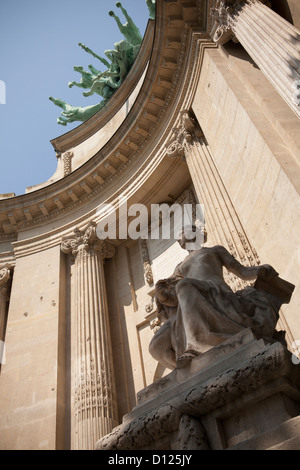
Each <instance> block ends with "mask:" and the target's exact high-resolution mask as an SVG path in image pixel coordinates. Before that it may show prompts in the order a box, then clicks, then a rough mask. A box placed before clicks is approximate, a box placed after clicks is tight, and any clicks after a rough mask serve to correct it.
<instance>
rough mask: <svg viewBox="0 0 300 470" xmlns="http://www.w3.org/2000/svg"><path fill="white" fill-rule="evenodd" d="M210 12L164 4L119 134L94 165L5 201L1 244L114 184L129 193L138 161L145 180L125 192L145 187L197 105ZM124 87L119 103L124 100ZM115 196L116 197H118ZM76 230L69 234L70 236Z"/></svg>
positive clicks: (203, 5)
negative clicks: (187, 111) (183, 118)
mask: <svg viewBox="0 0 300 470" xmlns="http://www.w3.org/2000/svg"><path fill="white" fill-rule="evenodd" d="M209 7H210V0H207V1H202V0H198V1H196V0H195V1H189V2H188V1H184V0H178V1H177V2H176V1H175V2H167V1H164V0H161V1H158V4H157V17H156V22H155V31H154V41H153V47H152V49H151V57H150V60H149V65H148V69H147V73H146V76H145V79H144V82H143V85H142V87H141V90H140V92H139V95H138V97H137V99H136V101H135V103H134V105H133V106H132V109H131V111H130V112H129V114H128V115H127V117H126V119H125V120H124V121H123V123H122V124H121V126H120V128H119V129H118V131H117V133H116V134H115V135H114V136H113V137H112V138H111V139H110V140H109V141H108V142H107V143H106V145H104V147H102V148H101V150H99V151H98V152H97V153H96V154H95V155H94V156H93V157H92V158H91V159H89V160H88V161H87V162H86V163H84V164H83V165H82V166H81V167H79V168H78V169H77V170H75V171H73V172H72V173H70V174H68V175H67V176H65V177H64V178H62V179H60V180H58V181H56V182H55V183H52V184H50V185H49V186H46V187H44V188H41V189H38V190H36V191H33V192H32V193H28V194H25V195H22V196H17V197H15V198H11V199H7V200H3V201H0V241H1V240H3V241H5V240H9V239H14V240H16V238H17V233H18V232H20V231H24V230H29V229H30V228H34V227H38V226H42V225H44V224H47V223H49V221H51V220H53V221H54V220H57V219H58V218H63V217H64V216H65V215H66V214H69V213H71V212H72V211H74V210H76V209H77V208H80V207H81V206H85V205H87V203H88V202H90V201H92V200H93V199H96V198H99V197H101V195H103V193H104V192H106V191H108V189H109V188H110V187H111V186H112V185H114V186H116V187H117V186H118V182H120V185H119V187H120V191H121V190H122V191H124V180H125V181H126V175H127V174H128V178H129V173H130V171H131V168H132V166H136V165H137V162H139V161H140V163H141V164H140V167H139V171H138V174H136V175H135V176H134V177H133V176H132V172H131V177H130V178H129V179H128V181H127V183H126V185H125V186H127V188H132V187H138V185H139V182H138V180H139V179H140V184H142V180H143V178H144V179H145V178H146V176H145V175H143V172H145V171H146V168H147V166H149V162H150V161H151V159H153V158H156V159H157V160H159V159H161V158H163V156H164V155H163V153H164V152H163V151H162V150H160V147H161V145H162V144H161V142H163V140H164V139H165V140H166V141H167V140H170V137H169V135H170V134H171V131H172V127H173V126H174V122H175V121H176V119H177V114H179V111H180V110H181V109H184V108H187V107H188V106H190V104H191V100H192V97H193V93H194V85H193V79H191V77H193V78H195V74H198V73H199V65H197V64H199V63H200V62H201V60H200V61H199V57H201V56H202V55H203V50H204V49H205V48H206V47H215V45H214V44H213V43H212V41H211V38H210V36H209V34H208V30H209V28H210V27H211V25H210V20H209V18H210V15H209ZM148 31H149V30H148ZM195 64H196V65H195ZM122 88H123V87H121V88H120V95H119V96H121V94H122V93H123V90H122ZM124 90H125V88H124ZM127 91H128V89H127ZM122 99H123V98H122ZM116 108H117V106H116ZM100 113H101V112H100ZM100 118H101V119H102V121H101V119H100ZM91 119H92V118H91ZM98 119H99V122H98V121H97V120H98ZM107 119H109V118H108V117H107V116H106V115H104V114H102V115H101V116H100V117H99V116H97V117H95V119H94V120H93V122H91V123H89V125H91V128H95V127H93V126H96V121H97V122H98V123H97V126H99V125H100V124H99V123H100V121H101V122H102V124H104V123H105V122H107ZM89 125H86V126H84V128H85V132H91V129H90V128H89ZM82 126H83V125H81V126H78V128H77V130H76V129H75V130H74V131H71V133H67V134H65V136H62V137H61V138H58V139H56V140H55V143H56V145H59V146H61V147H60V148H61V149H66V150H68V148H67V147H65V146H64V144H65V142H66V136H67V139H71V141H72V145H73V144H74V139H75V140H76V139H78V138H81V137H80V135H81V130H79V129H80V128H81V129H83V127H82ZM87 128H89V129H88V130H87ZM98 128H99V127H98ZM98 128H97V129H98ZM70 134H72V135H70ZM155 155H156V157H154V156H155ZM155 164H156V163H153V166H155ZM149 171H150V170H149ZM125 189H126V188H125ZM131 190H133V189H131ZM111 197H112V198H116V194H114V195H113V196H111ZM92 213H93V214H94V213H95V211H91V213H89V212H87V213H86V215H85V216H82V217H81V218H80V220H79V222H81V220H82V223H86V221H87V220H88V218H89V217H90V216H91V214H92ZM77 222H78V220H77V221H76V222H74V223H76V224H77ZM69 225H70V224H68V228H67V227H65V228H66V230H67V231H68V230H69ZM62 230H64V228H63V227H62V228H61V229H55V231H54V232H57V233H59V232H60V233H61V231H62ZM54 232H51V233H54ZM41 237H43V235H41ZM44 237H45V238H46V236H44ZM38 238H39V239H40V237H38ZM56 238H57V237H56V236H54V239H56ZM54 239H53V243H54ZM25 243H26V241H22V242H18V241H16V242H15V243H14V247H15V249H18V247H19V248H21V247H22V246H23V245H24V244H25ZM21 251H22V249H21Z"/></svg>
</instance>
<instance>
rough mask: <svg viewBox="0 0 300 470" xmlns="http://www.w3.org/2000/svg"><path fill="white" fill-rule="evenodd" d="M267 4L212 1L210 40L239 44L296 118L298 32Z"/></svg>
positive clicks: (299, 103) (299, 110) (299, 101)
mask: <svg viewBox="0 0 300 470" xmlns="http://www.w3.org/2000/svg"><path fill="white" fill-rule="evenodd" d="M269 7H270V2H269V1H268V0H216V3H215V7H214V8H213V9H212V11H211V13H212V17H213V29H212V31H211V33H210V34H211V36H212V38H213V40H214V41H215V42H216V43H217V44H219V45H221V44H224V43H226V42H227V41H229V40H230V39H232V40H233V41H235V42H237V41H238V42H240V43H241V44H242V46H243V47H244V48H245V50H246V51H247V52H248V54H249V55H250V57H252V59H253V60H254V61H255V63H256V64H257V65H258V67H259V68H260V70H261V71H262V72H263V73H264V74H265V76H266V77H267V78H268V80H269V81H270V82H271V83H272V85H273V86H274V87H275V89H276V90H277V91H278V93H279V94H280V95H281V96H282V98H283V99H284V100H285V101H286V102H287V103H288V105H289V106H290V107H291V108H292V109H293V111H294V112H295V113H296V114H297V115H298V116H300V72H299V70H300V41H299V35H300V31H299V30H297V29H296V28H295V27H294V26H293V25H292V24H290V23H289V22H288V21H286V20H285V19H284V18H282V17H281V16H279V15H278V14H277V13H275V12H274V11H273V10H271V8H269Z"/></svg>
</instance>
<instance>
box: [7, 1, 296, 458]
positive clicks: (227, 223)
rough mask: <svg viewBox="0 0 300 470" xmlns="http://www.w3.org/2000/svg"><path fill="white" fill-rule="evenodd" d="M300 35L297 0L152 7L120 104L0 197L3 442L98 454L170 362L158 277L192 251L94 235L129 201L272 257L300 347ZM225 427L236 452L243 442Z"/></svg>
mask: <svg viewBox="0 0 300 470" xmlns="http://www.w3.org/2000/svg"><path fill="white" fill-rule="evenodd" d="M299 37H300V11H299V5H298V2H297V0H283V1H281V2H280V1H277V0H272V1H271V2H269V1H267V0H261V1H260V0H245V1H242V0H228V1H225V0H174V1H172V0H157V4H156V19H155V20H149V23H148V26H147V30H146V33H145V37H144V40H143V44H142V47H141V50H140V52H139V55H138V57H137V59H136V62H135V65H134V67H133V68H132V70H131V71H130V73H129V75H128V76H127V78H126V80H125V82H124V84H123V85H122V86H121V88H120V89H119V90H118V91H117V92H116V93H115V94H114V95H113V97H112V98H111V99H110V101H109V105H108V106H107V107H106V108H105V109H102V110H101V111H99V112H98V113H97V114H95V115H94V116H93V117H92V118H90V119H89V120H88V121H86V122H85V123H83V124H81V125H79V126H78V127H76V128H75V129H73V130H71V131H70V132H68V133H66V134H64V135H61V136H60V137H58V138H56V139H54V140H53V141H52V144H53V147H54V149H55V151H56V156H57V170H56V172H55V174H54V175H53V177H52V178H51V179H50V180H49V181H46V182H45V183H43V184H40V185H38V186H35V187H30V188H27V191H26V193H25V194H24V195H22V196H18V197H14V196H13V195H2V197H1V200H0V334H1V338H0V340H1V347H2V351H1V353H3V352H4V346H5V356H4V354H2V358H1V362H2V364H1V375H0V403H1V405H0V406H1V412H0V448H1V449H94V448H95V446H96V443H97V441H99V439H101V438H104V437H105V436H106V435H109V434H110V433H111V432H112V431H113V429H115V428H116V427H117V426H118V425H120V424H121V423H122V419H123V417H124V416H126V415H128V413H130V412H131V410H132V409H134V407H135V406H136V397H137V394H138V392H140V391H141V390H143V389H147V387H149V386H151V385H152V384H153V383H154V382H156V381H158V383H159V379H161V378H162V377H166V375H167V373H168V372H170V371H168V370H165V369H164V368H163V367H162V366H161V364H160V363H157V362H156V361H155V360H154V359H153V358H152V356H151V355H150V353H149V351H148V345H149V343H150V340H151V338H152V337H153V334H154V332H155V331H156V329H157V328H158V327H159V324H158V323H159V322H158V321H157V311H156V305H155V301H154V284H155V282H156V281H157V280H158V279H160V278H161V277H166V276H168V275H170V274H171V273H172V271H173V269H174V267H175V266H176V264H177V263H178V260H179V261H180V260H181V259H182V258H183V256H184V253H183V250H181V249H180V247H179V246H177V244H176V242H175V240H172V241H169V242H167V241H166V240H151V239H150V238H148V239H142V238H137V239H130V238H126V237H123V238H122V237H117V238H116V239H113V240H101V239H99V237H98V236H97V227H98V226H99V223H101V221H102V219H103V217H104V212H103V207H106V208H107V207H110V208H111V210H112V212H114V214H116V216H117V225H118V227H120V226H121V225H122V223H123V222H124V220H122V217H123V216H124V214H125V215H126V211H125V210H124V207H123V206H122V204H123V205H124V201H126V204H127V207H128V208H129V207H132V206H133V204H143V205H144V206H145V207H146V208H147V209H148V210H149V214H150V212H151V206H152V205H153V204H162V203H167V204H169V205H172V204H174V203H177V204H181V205H183V204H185V203H189V204H196V203H198V204H203V207H204V216H205V225H206V230H207V234H208V241H207V246H213V245H216V244H221V245H223V246H224V247H226V248H227V249H228V251H229V252H230V253H231V254H233V255H234V256H235V257H236V258H237V259H238V260H240V262H241V263H242V264H244V265H247V266H254V265H257V264H261V263H268V264H270V265H272V266H273V267H274V268H275V269H276V270H277V271H278V272H279V274H280V276H281V277H282V278H283V279H286V280H287V281H290V282H292V283H293V284H294V285H295V290H294V293H293V296H292V299H291V302H290V303H289V304H285V305H283V306H282V308H281V313H280V319H279V321H278V329H279V330H285V332H286V341H287V346H288V350H289V351H291V352H294V353H295V354H296V349H295V348H296V346H297V341H300V321H299V303H300V298H299V296H300V291H299V284H300V283H299V281H300V275H299V272H300V269H299V264H300V251H299V249H300V248H299V220H300V199H299V188H300V184H299V150H300V132H299V130H300V125H299V123H300V121H299V117H300V63H299V60H300V42H299ZM103 205H106V206H103ZM108 205H109V206H108ZM133 215H134V214H131V216H133ZM225 276H226V279H227V281H228V283H229V284H230V285H231V287H232V288H233V290H237V289H239V288H241V287H243V285H241V281H240V280H238V279H237V278H235V277H234V276H232V275H231V274H229V273H225ZM247 341H248V340H247ZM249 341H250V340H249ZM249 341H248V342H249ZM251 341H252V340H251ZM248 342H247V344H248ZM251 344H252V343H251ZM249 347H250V346H249ZM251 348H252V346H251ZM251 351H252V350H251ZM251 354H252V353H251ZM295 357H296V356H294V358H295ZM294 362H297V360H294ZM276 364H277V363H276ZM277 365H278V364H277ZM274 367H275V366H274ZM299 367H300V365H299ZM271 369H272V368H271ZM271 369H270V370H271ZM275 369H276V367H275ZM275 369H274V370H275ZM277 369H278V367H277ZM277 369H276V370H277ZM255 370H256V369H255ZM257 370H258V369H257ZM272 370H273V369H272ZM257 373H258V372H257ZM265 375H266V376H267V374H265ZM253 377H256V376H255V374H254V375H253ZM273 378H274V376H273ZM248 379H249V378H248ZM248 379H247V377H246V376H245V383H246V382H247V380H248ZM249 383H250V379H249V380H248V382H247V384H248V385H249ZM280 393H281V394H282V393H283V392H282V391H280ZM298 395H299V392H297V393H296V392H295V391H294V392H293V397H294V399H295V403H299V401H300V399H299V396H298ZM289 399H290V398H289ZM295 403H294V402H293V406H292V408H293V410H294V409H295V410H296V409H297V410H298V408H297V406H296V405H295ZM290 408H291V407H290ZM298 411H299V410H298ZM298 411H293V413H292V414H290V415H289V418H294V419H295V417H296V415H297V414H299V413H298ZM211 412H212V411H211ZM213 412H214V413H215V414H216V413H217V411H216V410H215V408H214V411H213ZM201 413H203V410H202V411H201ZM228 413H229V412H228V410H227V415H228ZM283 414H284V413H283ZM177 418H178V419H177ZM177 418H176V419H177V421H178V422H179V421H180V420H181V418H182V416H179V417H177ZM183 419H184V420H185V421H183V424H182V420H181V421H180V422H181V425H182V426H185V427H186V426H187V427H188V428H189V429H191V427H193V426H196V427H197V426H199V423H198V422H197V423H196V424H195V422H194V421H193V420H191V419H190V421H188V422H187V421H186V420H188V419H189V418H183ZM222 419H223V418H222ZM224 419H225V418H224ZM224 419H223V421H224ZM230 419H231V417H229V418H228V419H227V421H226V426H225V425H224V429H225V431H226V430H227V431H226V432H227V433H228V435H229V436H231V437H227V443H229V444H227V447H230V445H236V444H238V443H239V440H237V439H235V438H233V437H232V436H233V435H234V432H233V428H234V424H233V422H232V421H230ZM282 419H283V422H285V421H287V418H282ZM175 421H176V420H175ZM275 424H276V425H277V424H279V423H274V426H275ZM281 425H282V424H281ZM209 426H211V425H210V424H209V423H208V424H207V427H208V428H209ZM298 426H299V424H298ZM263 430H264V431H265V429H263ZM171 431H172V433H174V432H175V431H174V429H173V428H172V429H171ZM171 431H170V432H171ZM225 431H224V432H225ZM199 432H200V434H201V431H199ZM241 433H242V430H241ZM298 434H299V433H298ZM254 437H255V436H252V438H254ZM292 437H293V436H292ZM176 439H177V440H176ZM176 439H175V440H174V439H173V441H172V440H171V441H172V442H175V441H176V442H178V439H179V438H178V436H177V438H176ZM181 440H182V439H181ZM171 441H170V440H169V441H168V442H171ZM179 441H180V439H179ZM215 441H216V442H215V443H214V445H215V447H216V448H222V446H223V447H226V446H225V445H223V444H222V443H221V441H220V440H218V439H216V440H215ZM145 442H146V441H144V443H139V444H137V445H138V446H139V448H142V447H143V446H144V447H145V446H147V445H150V444H149V443H147V442H146V443H145ZM202 442H203V441H202ZM222 442H223V441H222ZM168 445H170V444H168V443H166V441H164V440H163V439H162V440H161V441H160V443H159V444H157V446H158V448H168ZM174 445H175V444H174ZM197 445H198V444H196V443H195V446H197ZM201 445H202V444H201ZM253 445H254V444H253ZM270 445H271V444H270ZM270 445H269V447H270ZM159 446H161V447H159ZM163 446H165V447H163ZM218 446H219V447H218ZM181 448H184V447H181Z"/></svg>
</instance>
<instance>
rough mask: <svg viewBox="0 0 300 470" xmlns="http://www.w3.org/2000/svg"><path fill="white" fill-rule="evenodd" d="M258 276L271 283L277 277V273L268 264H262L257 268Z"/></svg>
mask: <svg viewBox="0 0 300 470" xmlns="http://www.w3.org/2000/svg"><path fill="white" fill-rule="evenodd" d="M258 276H259V277H260V278H261V279H264V280H265V281H271V280H272V279H274V278H275V277H277V276H278V272H277V271H276V270H275V269H274V268H273V267H272V266H270V265H269V264H262V265H261V266H259V267H258Z"/></svg>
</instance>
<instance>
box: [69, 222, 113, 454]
mask: <svg viewBox="0 0 300 470" xmlns="http://www.w3.org/2000/svg"><path fill="white" fill-rule="evenodd" d="M74 234H75V235H74V237H73V238H70V239H67V240H64V241H63V242H62V245H61V249H62V251H63V252H64V253H66V254H71V255H72V256H73V257H74V259H75V274H76V289H75V296H76V299H75V304H76V321H75V323H76V358H75V397H74V400H75V439H74V447H75V449H82V450H85V449H87V450H92V449H94V446H95V443H96V441H97V440H98V439H99V436H104V435H106V434H107V433H109V432H110V431H111V430H112V429H113V428H114V427H115V426H116V425H117V424H118V423H117V405H116V392H115V379H114V370H113V361H112V349H111V339H110V327H109V319H108V307H107V298H106V287H105V277H104V260H105V258H111V257H112V256H113V255H114V247H113V246H112V245H111V244H109V243H108V242H107V241H106V240H100V239H98V237H97V234H96V224H94V223H91V224H90V225H89V226H88V227H87V229H86V230H84V231H81V230H79V229H75V231H74Z"/></svg>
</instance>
